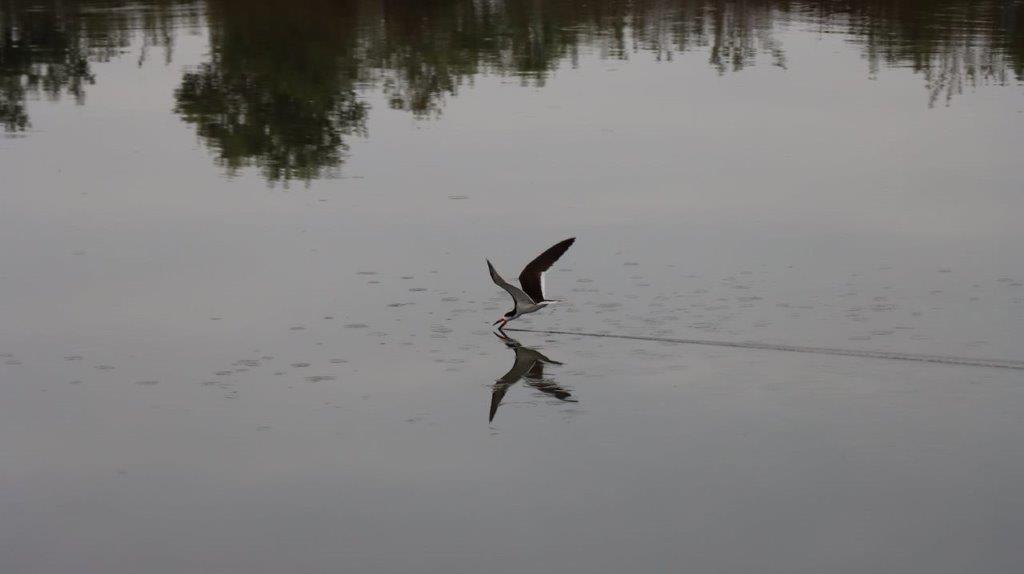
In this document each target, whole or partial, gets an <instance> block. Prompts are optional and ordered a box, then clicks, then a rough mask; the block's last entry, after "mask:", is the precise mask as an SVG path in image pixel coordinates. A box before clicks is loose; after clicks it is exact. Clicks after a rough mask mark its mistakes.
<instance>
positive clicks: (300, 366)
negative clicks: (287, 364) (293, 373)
mask: <svg viewBox="0 0 1024 574" xmlns="http://www.w3.org/2000/svg"><path fill="white" fill-rule="evenodd" d="M309 365H310V363H292V366H293V367H295V368H296V369H301V368H304V367H308V366H309Z"/></svg>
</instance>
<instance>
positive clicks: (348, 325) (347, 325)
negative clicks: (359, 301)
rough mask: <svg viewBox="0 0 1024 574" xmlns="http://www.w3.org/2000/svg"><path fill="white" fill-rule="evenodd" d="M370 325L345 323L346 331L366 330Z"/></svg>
mask: <svg viewBox="0 0 1024 574" xmlns="http://www.w3.org/2000/svg"><path fill="white" fill-rule="evenodd" d="M368 327H369V325H367V324H366V323H345V328H346V329H366V328H368Z"/></svg>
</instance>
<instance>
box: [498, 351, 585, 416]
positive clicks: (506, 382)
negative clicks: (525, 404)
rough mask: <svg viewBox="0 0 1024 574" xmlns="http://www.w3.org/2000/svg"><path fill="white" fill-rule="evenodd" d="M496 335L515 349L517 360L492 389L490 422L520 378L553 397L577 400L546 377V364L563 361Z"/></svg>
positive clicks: (572, 401) (569, 401) (555, 363)
mask: <svg viewBox="0 0 1024 574" xmlns="http://www.w3.org/2000/svg"><path fill="white" fill-rule="evenodd" d="M495 335H497V336H498V338H499V339H501V340H502V341H504V342H505V346H506V347H508V348H510V349H512V350H513V351H515V353H516V362H515V363H513V364H512V368H511V369H510V370H509V372H507V373H505V374H504V375H502V377H501V378H500V379H498V380H497V381H495V383H494V389H493V390H492V391H491V411H490V414H489V415H488V417H487V421H488V422H491V421H493V420H494V415H495V414H496V413H497V412H498V407H499V406H500V405H501V399H503V398H504V397H505V393H506V392H508V389H509V387H511V386H512V385H514V384H516V383H517V382H519V379H522V378H523V377H526V384H527V385H530V386H531V387H533V388H535V389H537V390H538V391H540V392H542V393H544V394H546V395H551V396H552V397H555V398H556V399H558V400H561V401H565V402H567V403H575V402H576V399H574V398H572V393H570V392H569V391H567V390H565V389H564V388H563V387H560V386H559V385H558V383H556V382H554V381H549V380H545V379H544V365H545V364H548V365H561V364H562V363H559V362H558V361H554V360H551V359H549V358H547V357H545V356H544V355H543V354H542V353H541V352H540V351H538V350H536V349H531V348H529V347H524V346H522V345H521V344H520V343H519V341H516V340H515V339H513V338H512V337H509V336H507V335H502V334H498V333H495Z"/></svg>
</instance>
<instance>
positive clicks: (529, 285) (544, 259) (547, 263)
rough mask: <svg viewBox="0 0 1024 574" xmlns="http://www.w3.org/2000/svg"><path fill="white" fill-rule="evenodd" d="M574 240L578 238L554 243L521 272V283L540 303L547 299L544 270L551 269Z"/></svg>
mask: <svg viewBox="0 0 1024 574" xmlns="http://www.w3.org/2000/svg"><path fill="white" fill-rule="evenodd" d="M574 241H576V238H575V237H570V238H569V239H565V240H563V241H559V242H558V243H556V244H554V245H552V246H551V247H549V248H548V250H547V251H545V252H544V253H541V254H540V255H538V256H537V258H536V259H534V260H533V261H531V262H530V263H529V264H528V265H527V266H526V267H525V268H524V269H523V272H522V273H520V274H519V284H520V285H522V286H523V291H525V292H526V294H527V295H529V296H530V297H531V298H533V300H534V301H537V302H538V303H539V302H541V301H545V300H546V299H545V297H544V272H545V271H547V270H548V269H551V266H552V265H554V264H555V261H558V258H559V257H561V256H562V254H563V253H565V252H566V251H567V250H568V249H569V247H570V246H571V245H572V244H573V242H574Z"/></svg>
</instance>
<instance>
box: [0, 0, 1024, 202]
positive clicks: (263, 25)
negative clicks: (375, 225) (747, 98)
mask: <svg viewBox="0 0 1024 574" xmlns="http://www.w3.org/2000/svg"><path fill="white" fill-rule="evenodd" d="M112 6H114V4H112V3H111V2H110V0H92V1H71V0H67V1H50V2H42V1H41V0H35V1H22V0H0V124H2V125H3V127H4V129H5V130H6V131H7V132H12V133H18V132H23V131H25V130H27V129H29V127H30V126H31V121H30V117H29V113H28V110H27V108H26V101H28V100H30V99H33V98H49V99H57V98H60V97H62V96H70V97H72V98H73V99H74V100H75V101H76V102H78V103H83V102H84V101H85V99H86V92H87V88H88V86H89V85H91V84H92V83H94V82H96V81H100V80H99V79H98V78H97V75H96V74H95V72H94V71H93V69H92V66H91V63H92V62H96V61H104V60H107V59H110V58H113V57H115V56H119V55H121V54H123V53H125V52H126V51H129V50H137V51H138V52H139V57H140V58H145V56H146V50H147V47H149V46H160V47H163V48H164V50H165V51H164V54H165V59H168V60H169V59H170V58H171V56H172V48H173V43H174V37H175V34H176V33H177V32H178V31H179V30H181V29H199V28H202V27H203V26H205V28H206V30H207V33H208V36H209V43H210V57H209V61H207V62H205V63H203V64H201V65H199V66H197V67H195V68H193V69H190V70H189V71H187V72H186V73H185V74H184V76H183V78H182V79H181V82H180V84H179V87H178V88H177V90H176V93H175V99H176V103H175V111H176V112H177V113H178V114H179V115H180V116H181V117H182V118H183V119H184V120H185V121H186V122H188V123H190V124H192V125H194V126H195V129H196V131H197V133H198V135H199V136H200V138H201V139H202V141H203V142H205V144H206V145H207V146H208V147H209V148H210V149H211V150H213V153H214V155H215V157H216V158H217V162H218V163H219V164H221V165H223V166H224V168H225V169H226V170H227V171H228V173H229V174H233V173H235V172H237V171H238V170H239V169H242V168H245V167H247V166H257V167H258V169H259V170H260V171H261V173H262V175H263V176H264V177H265V178H266V179H267V180H269V181H272V182H273V181H283V182H287V181H289V180H305V181H309V180H312V179H315V178H318V177H323V176H325V175H331V174H333V173H336V172H337V170H338V168H339V167H340V166H341V165H342V163H343V161H344V159H345V156H346V153H347V150H348V146H347V144H346V141H347V140H348V139H349V138H351V137H352V136H366V135H367V127H366V126H367V117H368V113H369V110H368V106H367V104H366V103H365V101H364V99H363V98H362V97H361V90H366V89H376V90H381V91H383V93H385V94H386V96H387V99H388V102H389V105H390V106H391V107H392V108H395V109H401V110H406V111H408V112H410V113H412V114H414V115H416V116H431V115H437V114H439V113H440V112H441V110H442V109H443V106H444V102H445V100H446V99H447V98H449V97H453V96H455V95H457V94H458V92H459V89H460V87H461V86H464V85H467V84H470V83H472V82H473V80H474V78H475V77H477V76H480V75H484V74H489V75H500V76H503V77H514V78H518V80H519V82H520V83H522V84H525V85H531V86H543V85H544V83H545V82H546V80H547V79H548V78H549V77H550V75H551V74H552V73H553V72H554V71H555V70H557V69H558V68H559V67H563V66H575V65H576V64H577V62H578V61H579V58H580V55H581V54H583V53H596V54H599V55H600V56H601V57H603V58H609V59H620V60H628V59H630V58H631V57H634V56H635V55H636V54H641V53H650V54H653V55H654V57H655V58H656V59H659V60H672V59H675V58H676V57H678V55H679V54H680V53H683V52H689V51H693V52H697V53H702V54H705V55H706V57H707V60H708V63H709V65H710V66H712V67H713V68H714V69H716V70H717V71H718V72H719V73H723V74H724V73H728V72H736V71H740V70H743V69H744V68H745V67H748V66H751V65H754V64H756V63H759V62H762V58H763V63H769V64H771V65H776V66H783V67H785V66H786V64H787V62H786V52H785V45H784V42H783V41H782V40H781V39H780V38H781V37H782V36H783V35H782V33H781V31H783V30H785V29H786V27H789V26H799V27H802V28H805V29H806V28H812V29H820V30H821V31H822V32H839V33H843V34H845V35H846V38H847V39H848V41H849V42H850V43H851V44H853V45H855V46H858V47H859V49H860V50H861V51H862V53H863V54H864V56H865V59H866V61H867V71H868V73H869V74H875V73H876V72H877V71H878V70H880V69H881V68H882V67H908V68H911V69H912V70H914V71H915V72H917V73H919V74H921V75H922V77H923V78H924V84H925V87H926V88H927V98H928V99H927V101H928V103H929V105H934V104H936V103H939V102H945V103H948V102H950V101H951V99H952V98H953V97H954V96H955V95H957V94H960V93H962V91H963V90H964V89H965V88H966V87H971V86H976V85H978V84H982V83H995V84H1011V83H1013V82H1016V81H1020V80H1021V79H1022V78H1024V32H1022V31H1024V4H1022V2H1020V1H1019V0H1010V1H1008V0H986V1H969V0H903V1H897V0H861V1H857V0H846V1H842V2H840V1H833V0H823V1H818V2H798V1H784V0H752V1H743V2H739V1H710V0H637V1H631V2H626V1H623V0H549V1H545V2H535V1H532V0H335V1H331V0H291V1H285V0H263V1H251V0H250V1H246V0H207V1H206V2H199V1H198V0H192V1H184V0H177V1H176V0H144V1H142V2H140V3H137V4H129V5H127V6H122V5H120V4H118V5H117V6H118V8H119V9H117V10H113V9H110V8H111V7H112ZM140 39H141V42H140ZM140 43H141V47H140V48H133V46H134V45H138V44H140Z"/></svg>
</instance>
